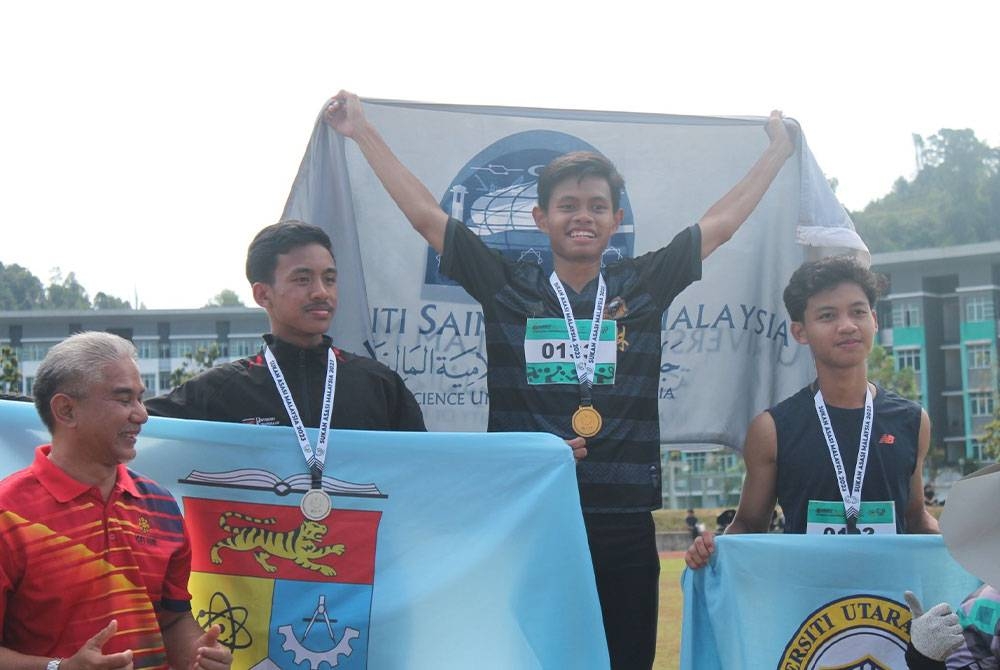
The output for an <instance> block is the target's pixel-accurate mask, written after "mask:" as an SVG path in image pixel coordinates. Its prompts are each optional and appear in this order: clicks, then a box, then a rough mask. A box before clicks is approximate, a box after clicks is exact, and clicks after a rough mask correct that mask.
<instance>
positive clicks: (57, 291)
mask: <svg viewBox="0 0 1000 670" xmlns="http://www.w3.org/2000/svg"><path fill="white" fill-rule="evenodd" d="M45 294H46V305H45V307H46V308H48V309H90V298H89V297H87V289H85V288H83V286H82V285H81V284H80V282H78V281H77V280H76V274H75V273H73V272H70V273H69V274H68V275H66V278H65V279H63V276H62V272H61V271H60V270H59V268H55V270H53V272H52V283H51V284H49V287H48V288H47V289H45Z"/></svg>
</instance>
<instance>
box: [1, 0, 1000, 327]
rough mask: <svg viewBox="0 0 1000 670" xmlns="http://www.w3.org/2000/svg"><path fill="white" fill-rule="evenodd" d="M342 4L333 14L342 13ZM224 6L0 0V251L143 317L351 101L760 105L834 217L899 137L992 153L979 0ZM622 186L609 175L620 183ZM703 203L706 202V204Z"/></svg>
mask: <svg viewBox="0 0 1000 670" xmlns="http://www.w3.org/2000/svg"><path fill="white" fill-rule="evenodd" d="M345 5H346V6H345ZM680 5H681V3H671V2H651V1H649V0H616V1H615V2H607V3H597V2H591V1H590V0H577V1H576V2H562V1H561V0H535V1H534V2H523V1H521V0H505V1H504V2H500V3H496V5H495V7H496V9H495V10H490V9H489V5H488V3H485V2H468V1H465V2H460V1H446V0H428V1H426V2H409V3H403V2H392V3H388V2H380V1H379V0H368V2H365V3H345V2H342V1H334V0H331V1H328V2H296V1H295V0H286V1H285V2H281V3H274V2H257V1H255V0H244V1H241V2H235V1H232V0H213V1H211V2H205V1H204V0H202V1H200V2H192V1H189V0H174V1H172V2H169V3H166V2H134V1H129V2H121V1H99V0H93V1H92V2H86V3H83V2H79V1H66V0H49V1H39V2H11V3H3V4H2V5H0V62H2V63H3V67H2V68H0V96H2V104H0V262H2V263H4V264H5V265H9V264H14V263H16V264H19V265H21V266H24V267H27V268H28V269H29V270H31V271H32V272H33V273H34V274H35V275H37V276H38V277H39V278H40V279H42V281H43V283H45V284H48V282H49V280H50V278H51V277H52V275H53V270H54V269H55V268H59V269H60V270H61V272H62V274H63V275H64V276H65V275H66V274H68V273H69V272H74V273H75V274H76V277H77V279H78V281H80V283H81V284H83V286H84V287H85V288H86V289H87V290H88V291H89V293H90V295H91V297H93V295H94V294H96V293H97V292H98V291H103V292H105V293H109V294H112V295H116V296H119V297H121V298H124V299H127V300H130V301H134V300H135V298H136V297H138V300H139V302H141V303H143V304H145V306H146V307H148V308H151V309H167V308H185V307H200V306H202V305H204V304H205V303H206V302H208V301H209V300H210V299H211V298H212V297H213V296H215V295H216V294H218V293H219V291H221V290H222V289H224V288H229V289H232V290H235V291H236V292H237V293H238V294H239V295H240V296H241V298H242V299H243V300H244V302H246V303H247V304H252V298H251V296H250V291H249V287H248V286H247V284H246V280H245V279H244V277H243V262H244V258H245V254H246V246H247V244H248V243H249V240H250V238H251V237H252V235H253V233H255V232H256V231H257V230H258V229H260V228H262V227H263V226H265V225H268V224H270V223H273V222H274V221H276V220H277V219H278V218H279V216H280V214H281V211H282V208H283V207H284V203H285V199H286V197H287V195H288V191H289V188H290V186H291V183H292V179H293V178H294V177H295V173H296V171H297V169H298V165H299V161H300V160H301V158H302V155H303V152H304V150H305V146H306V143H307V141H308V139H309V136H310V133H311V131H312V126H313V122H314V120H315V118H316V115H317V114H318V112H319V110H320V108H321V107H322V105H323V102H324V101H325V100H326V99H327V98H329V97H330V96H332V95H333V94H335V93H336V92H337V91H338V90H340V89H341V88H344V89H348V90H352V91H354V92H356V93H358V94H359V95H361V96H363V97H368V98H383V99H396V100H414V101H422V102H434V103H452V104H483V105H510V106H526V107H546V108H557V109H593V110H611V111H631V112H654V113H663V114H693V115H722V116H746V115H760V116H764V115H766V114H767V113H768V112H769V111H770V110H771V109H775V108H777V109H781V110H783V111H784V113H785V114H786V115H788V116H791V117H793V118H795V119H796V120H798V121H799V123H800V124H801V126H802V128H803V131H804V133H805V136H806V138H807V141H808V143H809V146H810V148H811V150H812V152H813V154H814V155H815V156H816V159H817V161H818V162H819V165H820V166H821V167H822V168H823V170H824V172H825V173H826V174H827V176H828V177H832V178H836V179H837V180H838V182H839V186H838V190H837V195H838V196H839V197H840V199H841V201H842V202H843V203H844V204H845V205H846V206H847V207H848V209H851V210H856V209H862V208H863V207H864V206H865V205H866V204H867V203H868V202H870V201H871V200H873V199H876V198H879V197H882V196H883V195H885V194H886V193H888V192H889V191H890V189H891V188H892V184H893V182H895V181H896V180H897V179H898V178H899V177H906V178H912V176H913V174H914V172H915V160H914V150H913V141H912V134H913V133H917V134H920V135H923V136H928V135H931V134H933V133H935V132H937V131H938V130H939V129H941V128H972V129H973V130H974V131H975V132H976V134H977V136H978V137H979V138H980V139H982V140H984V141H986V142H987V143H988V144H990V145H991V146H1000V88H998V87H997V86H996V64H997V62H998V59H997V55H996V29H997V26H1000V4H998V3H994V2H981V1H975V2H973V1H970V0H956V1H952V2H948V3H944V2H926V1H924V0H911V1H909V2H900V1H896V0H883V1H881V2H871V1H870V0H865V1H856V0H842V1H841V2H838V3H830V2H824V3H818V2H808V1H806V2H802V1H801V0H800V1H799V2H789V1H785V0H777V1H774V2H760V1H757V0H744V1H742V2H730V1H729V0H717V1H716V2H710V3H709V2H705V3H683V5H685V6H680ZM626 177H627V175H626ZM720 195H721V194H720Z"/></svg>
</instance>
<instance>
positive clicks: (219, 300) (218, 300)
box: [205, 288, 246, 307]
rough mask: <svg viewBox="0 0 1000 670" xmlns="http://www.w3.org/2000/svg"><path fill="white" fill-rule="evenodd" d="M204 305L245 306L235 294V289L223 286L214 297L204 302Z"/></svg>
mask: <svg viewBox="0 0 1000 670" xmlns="http://www.w3.org/2000/svg"><path fill="white" fill-rule="evenodd" d="M205 307H246V305H244V304H243V301H242V300H240V297H239V296H238V295H236V291H233V290H232V289H228V288H224V289H222V290H221V291H219V293H218V294H217V295H216V296H215V297H214V298H212V299H211V300H209V301H208V302H207V303H206V304H205Z"/></svg>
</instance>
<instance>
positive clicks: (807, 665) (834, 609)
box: [777, 595, 912, 670]
mask: <svg viewBox="0 0 1000 670" xmlns="http://www.w3.org/2000/svg"><path fill="white" fill-rule="evenodd" d="M911 616H912V615H911V614H910V611H909V610H908V609H907V608H906V605H903V604H902V603H898V602H896V601H894V600H889V599H888V598H881V597H879V596H872V595H856V596H850V597H847V598H840V599H838V600H835V601H833V602H829V603H826V604H825V605H823V606H822V607H820V608H819V609H817V610H816V611H815V612H813V613H812V614H810V615H809V616H808V617H807V618H806V619H805V620H804V621H803V622H802V625H801V626H799V629H798V630H797V631H795V634H794V635H793V636H792V638H791V639H790V640H789V641H788V645H787V646H786V647H785V651H784V653H783V654H782V655H781V660H780V661H779V662H778V666H777V667H778V670H819V669H823V670H891V669H892V668H905V667H906V659H905V655H906V644H907V642H909V639H910V619H911Z"/></svg>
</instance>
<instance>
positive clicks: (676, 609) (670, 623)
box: [653, 552, 684, 670]
mask: <svg viewBox="0 0 1000 670" xmlns="http://www.w3.org/2000/svg"><path fill="white" fill-rule="evenodd" d="M683 569H684V558H683V554H681V553H680V552H677V553H670V554H666V555H661V557H660V623H659V629H658V630H657V632H656V662H655V663H654V664H653V668H654V670H677V668H678V664H679V661H680V650H681V612H683V610H684V608H683V603H682V601H681V582H680V580H681V571H682V570H683Z"/></svg>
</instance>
